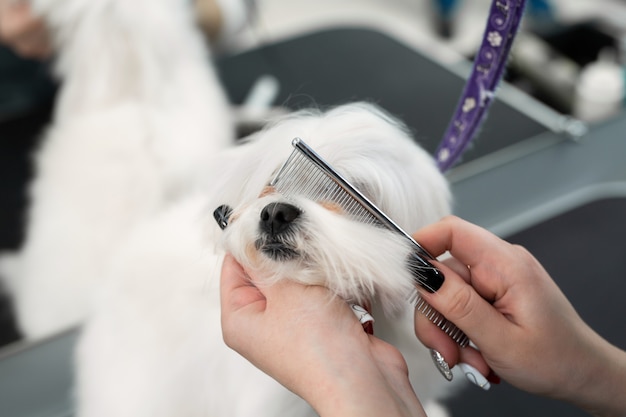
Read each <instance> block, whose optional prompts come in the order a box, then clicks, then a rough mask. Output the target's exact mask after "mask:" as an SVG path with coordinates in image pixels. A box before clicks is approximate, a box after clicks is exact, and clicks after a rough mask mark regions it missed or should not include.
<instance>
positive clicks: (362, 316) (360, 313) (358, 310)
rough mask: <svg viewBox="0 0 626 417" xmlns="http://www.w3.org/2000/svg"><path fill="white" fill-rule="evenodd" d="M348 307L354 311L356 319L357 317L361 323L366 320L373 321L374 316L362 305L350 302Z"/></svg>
mask: <svg viewBox="0 0 626 417" xmlns="http://www.w3.org/2000/svg"><path fill="white" fill-rule="evenodd" d="M350 307H351V308H352V312H353V313H354V315H355V316H356V318H357V319H359V322H360V323H361V324H365V323H368V322H370V321H371V322H372V323H373V322H374V317H372V315H371V314H370V313H369V312H368V311H367V310H366V309H364V308H363V307H361V306H360V305H358V304H350Z"/></svg>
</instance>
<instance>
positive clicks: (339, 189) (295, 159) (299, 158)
mask: <svg viewBox="0 0 626 417" xmlns="http://www.w3.org/2000/svg"><path fill="white" fill-rule="evenodd" d="M296 141H297V142H296ZM294 142H296V143H301V142H300V141H298V140H297V139H294ZM294 146H295V145H294ZM270 185H271V186H273V187H274V188H275V189H276V191H278V192H279V193H281V194H282V195H284V196H285V197H287V198H294V197H296V196H298V197H303V198H307V199H309V200H312V201H318V202H319V201H329V202H333V203H334V204H337V205H338V206H340V207H341V208H342V209H343V211H344V212H345V213H347V214H348V215H349V216H350V217H352V218H353V219H354V220H356V221H358V222H361V223H365V224H369V225H376V226H381V227H382V226H384V225H383V224H382V222H381V221H380V220H378V219H377V218H376V217H375V216H374V215H373V214H372V213H371V212H370V211H369V210H368V209H367V208H365V207H364V206H363V204H362V203H360V202H359V201H358V200H357V199H355V198H354V196H353V195H351V193H350V192H348V191H347V190H346V188H345V185H344V184H342V183H341V182H339V181H337V180H336V179H335V178H333V176H331V175H329V174H328V172H326V171H325V170H324V169H322V167H320V166H319V165H318V164H316V163H315V162H314V161H313V160H311V159H310V158H309V157H308V156H307V155H306V154H304V153H302V152H301V151H300V149H299V148H296V149H294V151H293V152H292V153H291V155H290V156H289V158H288V159H287V162H285V164H284V165H283V167H282V168H281V169H280V171H279V172H278V174H277V175H276V176H275V177H274V179H273V180H272V182H271V183H270Z"/></svg>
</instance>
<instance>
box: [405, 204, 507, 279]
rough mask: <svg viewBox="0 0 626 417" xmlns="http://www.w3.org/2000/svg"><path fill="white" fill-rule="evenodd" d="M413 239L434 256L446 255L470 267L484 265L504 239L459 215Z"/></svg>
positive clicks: (427, 228)
mask: <svg viewBox="0 0 626 417" xmlns="http://www.w3.org/2000/svg"><path fill="white" fill-rule="evenodd" d="M413 237H414V238H415V240H416V241H417V242H419V243H420V245H422V246H423V247H424V248H426V250H428V251H429V252H430V253H431V254H433V255H434V256H440V255H442V254H444V253H446V252H450V254H451V255H452V256H453V257H454V258H456V259H457V260H459V261H460V262H462V263H463V264H464V265H469V266H470V268H471V267H473V266H475V265H477V264H479V263H481V262H483V260H484V259H485V256H486V255H488V254H490V253H491V252H492V251H493V250H497V248H498V247H499V245H500V244H501V242H502V240H501V239H500V238H498V237H497V236H495V235H493V234H492V233H490V232H489V231H487V230H485V229H483V228H481V227H479V226H476V225H474V224H472V223H469V222H466V221H465V220H462V219H460V218H458V217H456V216H447V217H445V218H444V219H442V220H441V221H439V222H437V223H434V224H431V225H429V226H426V227H424V228H423V229H421V230H419V231H417V232H416V233H415V234H414V235H413Z"/></svg>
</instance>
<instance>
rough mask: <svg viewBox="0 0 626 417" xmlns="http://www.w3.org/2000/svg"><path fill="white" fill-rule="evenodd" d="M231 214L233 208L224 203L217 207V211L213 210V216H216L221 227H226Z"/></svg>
mask: <svg viewBox="0 0 626 417" xmlns="http://www.w3.org/2000/svg"><path fill="white" fill-rule="evenodd" d="M231 214H233V209H232V208H230V206H227V205H226V204H223V205H221V206H219V207H218V208H216V209H215V211H214V212H213V217H214V218H215V221H216V222H217V224H218V225H219V226H220V229H222V230H224V229H226V226H228V220H229V219H230V215H231Z"/></svg>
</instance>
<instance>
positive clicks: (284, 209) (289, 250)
mask: <svg viewBox="0 0 626 417" xmlns="http://www.w3.org/2000/svg"><path fill="white" fill-rule="evenodd" d="M301 214H302V211H301V210H300V209H299V208H297V207H296V206H294V205H292V204H288V203H270V204H268V205H267V206H265V207H263V210H261V215H260V218H259V227H260V230H261V233H262V237H261V238H259V239H258V240H257V241H256V248H257V249H258V250H261V251H262V252H263V253H265V254H266V255H268V256H269V257H270V258H272V259H275V260H278V261H284V260H288V259H293V258H295V257H297V256H298V252H297V251H296V250H295V248H293V247H292V245H290V244H289V240H290V239H289V237H290V236H292V235H293V234H294V233H295V231H296V225H297V223H298V219H299V218H300V215H301Z"/></svg>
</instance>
